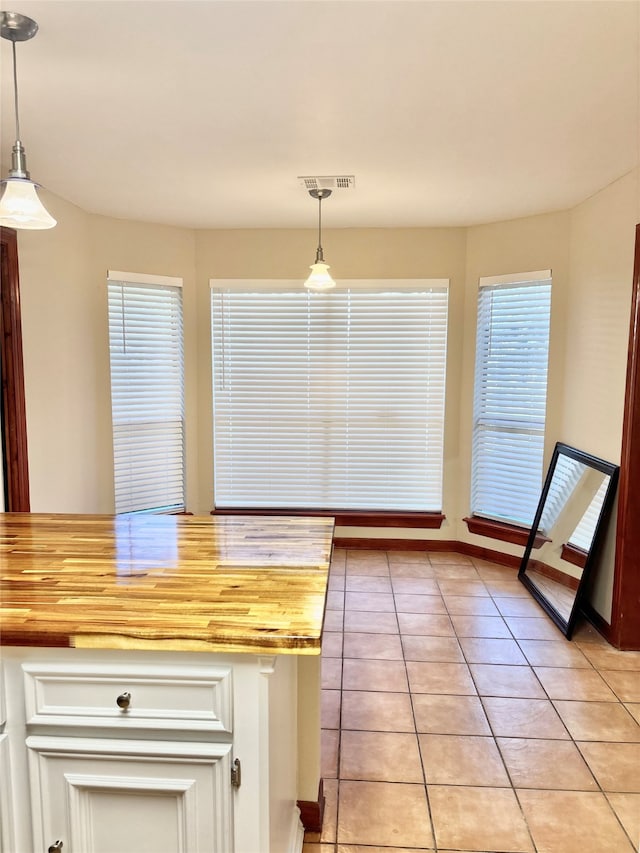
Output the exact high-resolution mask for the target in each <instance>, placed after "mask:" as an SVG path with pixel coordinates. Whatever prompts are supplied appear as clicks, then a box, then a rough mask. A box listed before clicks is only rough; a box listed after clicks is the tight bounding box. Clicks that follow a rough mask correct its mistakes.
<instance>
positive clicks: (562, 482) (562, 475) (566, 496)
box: [538, 453, 587, 536]
mask: <svg viewBox="0 0 640 853" xmlns="http://www.w3.org/2000/svg"><path fill="white" fill-rule="evenodd" d="M586 470H587V467H586V465H584V463H582V462H579V461H578V460H577V459H573V458H572V457H571V456H565V455H564V454H563V453H560V454H559V455H558V457H557V459H556V464H555V468H554V470H553V476H552V478H551V482H550V483H549V490H548V492H547V497H546V500H545V502H544V509H543V512H542V516H541V518H540V524H539V526H538V529H539V530H540V531H541V532H542V533H543V534H544V535H545V536H546V535H548V534H550V533H551V531H552V530H553V528H554V527H555V525H556V523H557V521H558V518H559V517H560V514H561V513H562V511H563V510H564V509H565V507H566V506H567V504H568V502H569V500H570V498H571V495H572V494H573V492H574V491H575V489H576V486H577V485H578V483H579V482H580V479H581V477H582V476H583V475H584V472H585V471H586Z"/></svg>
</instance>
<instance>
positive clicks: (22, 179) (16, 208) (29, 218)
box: [0, 12, 56, 230]
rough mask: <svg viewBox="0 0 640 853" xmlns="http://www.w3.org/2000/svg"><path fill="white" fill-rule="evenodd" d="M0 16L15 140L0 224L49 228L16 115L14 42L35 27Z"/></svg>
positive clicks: (22, 19)
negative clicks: (7, 46)
mask: <svg viewBox="0 0 640 853" xmlns="http://www.w3.org/2000/svg"><path fill="white" fill-rule="evenodd" d="M0 15H1V20H0V24H1V32H0V35H2V38H3V39H7V40H8V41H10V42H11V45H12V48H13V98H14V104H15V114H16V141H15V144H14V146H13V150H12V152H11V169H10V170H9V175H8V177H7V178H5V180H3V181H0V184H1V185H2V188H3V193H2V197H1V198H0V225H5V226H6V227H7V228H26V229H31V230H39V229H43V228H53V226H54V225H55V224H56V220H55V219H54V218H53V216H51V214H50V213H49V212H48V211H47V209H46V208H45V206H44V205H43V204H42V202H41V201H40V199H39V198H38V193H37V191H36V190H37V188H38V186H39V184H36V183H34V182H33V181H32V180H31V177H30V175H29V172H28V170H27V155H26V152H25V150H24V146H23V144H22V142H21V140H20V119H19V116H18V75H17V71H16V42H18V41H28V40H29V39H32V38H33V37H34V36H35V34H36V33H37V32H38V25H37V24H36V22H35V21H33V20H32V19H31V18H27V17H26V15H21V14H19V13H18V12H1V13H0Z"/></svg>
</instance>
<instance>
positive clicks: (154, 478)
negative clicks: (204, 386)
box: [108, 271, 185, 513]
mask: <svg viewBox="0 0 640 853" xmlns="http://www.w3.org/2000/svg"><path fill="white" fill-rule="evenodd" d="M108 294H109V352H110V359H111V413H112V421H113V456H114V471H115V498H116V512H117V513H121V512H138V511H156V512H162V511H164V512H170V511H181V510H183V509H184V507H185V500H184V402H183V385H184V377H183V373H184V369H183V350H182V338H183V336H182V279H175V278H167V277H164V276H146V275H139V274H135V273H123V272H111V271H110V272H109V276H108Z"/></svg>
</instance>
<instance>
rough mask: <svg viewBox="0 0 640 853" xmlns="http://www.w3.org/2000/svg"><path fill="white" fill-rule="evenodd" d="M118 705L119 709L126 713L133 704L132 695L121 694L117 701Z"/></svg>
mask: <svg viewBox="0 0 640 853" xmlns="http://www.w3.org/2000/svg"><path fill="white" fill-rule="evenodd" d="M116 703H117V705H118V708H122V710H123V711H126V710H127V708H128V707H129V705H130V704H131V693H121V694H120V695H119V696H118V698H117V699H116Z"/></svg>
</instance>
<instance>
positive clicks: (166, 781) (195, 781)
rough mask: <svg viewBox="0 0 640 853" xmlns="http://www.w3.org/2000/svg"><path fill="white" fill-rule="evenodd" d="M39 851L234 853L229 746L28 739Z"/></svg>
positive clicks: (34, 825) (35, 828) (80, 739)
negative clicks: (59, 847) (57, 846)
mask: <svg viewBox="0 0 640 853" xmlns="http://www.w3.org/2000/svg"><path fill="white" fill-rule="evenodd" d="M27 747H28V750H29V765H30V776H31V791H32V801H33V803H39V804H40V808H39V809H34V813H33V830H34V841H35V849H44V850H46V849H48V847H49V845H51V844H52V843H53V842H54V841H56V840H58V839H60V840H61V841H63V843H64V848H63V849H64V851H65V853H111V851H114V850H122V851H127V850H131V851H133V850H135V851H136V853H190V852H191V851H194V850H198V851H202V853H229V852H230V851H231V850H232V849H233V840H232V839H233V828H232V792H231V785H230V773H231V750H232V748H231V745H230V744H215V743H192V742H187V743H173V742H164V741H162V742H161V741H134V740H131V741H128V740H109V739H103V738H64V737H39V736H38V737H29V738H27Z"/></svg>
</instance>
